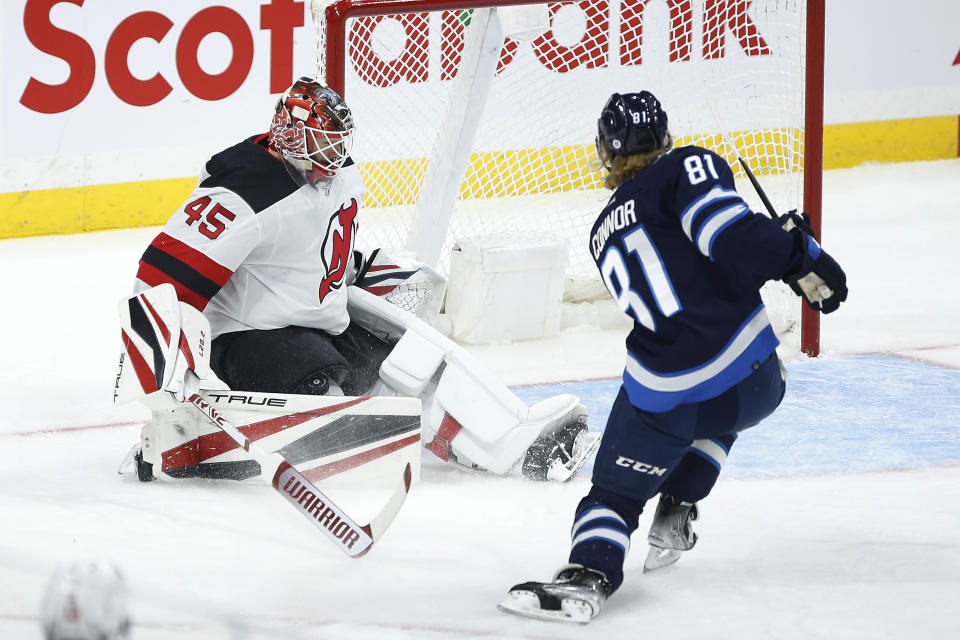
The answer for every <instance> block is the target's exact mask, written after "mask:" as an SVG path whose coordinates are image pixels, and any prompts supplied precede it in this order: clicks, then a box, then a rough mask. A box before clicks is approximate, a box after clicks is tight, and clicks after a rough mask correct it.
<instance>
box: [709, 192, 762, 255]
mask: <svg viewBox="0 0 960 640" xmlns="http://www.w3.org/2000/svg"><path fill="white" fill-rule="evenodd" d="M749 212H750V208H749V207H748V206H747V205H746V204H745V203H744V202H743V201H740V202H737V203H734V204H732V205H730V206H728V207H724V208H723V209H720V211H717V212H715V213H714V214H713V215H711V216H710V217H709V218H707V220H706V221H705V222H704V223H703V225H702V226H701V227H700V232H699V233H698V234H697V248H698V249H700V253H702V254H703V255H705V256H707V257H708V258H710V259H713V254H712V253H711V251H710V250H711V248H712V247H713V239H714V238H715V237H716V235H717V234H718V233H720V232H721V231H723V229H725V228H726V227H727V225H729V224H730V223H732V222H733V221H735V220H737V219H739V218H741V217H743V216H744V215H746V214H747V213H749Z"/></svg>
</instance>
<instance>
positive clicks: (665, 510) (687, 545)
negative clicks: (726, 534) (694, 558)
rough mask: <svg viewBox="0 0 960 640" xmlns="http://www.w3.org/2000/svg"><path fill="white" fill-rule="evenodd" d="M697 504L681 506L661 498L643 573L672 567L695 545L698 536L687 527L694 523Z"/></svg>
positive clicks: (688, 503)
mask: <svg viewBox="0 0 960 640" xmlns="http://www.w3.org/2000/svg"><path fill="white" fill-rule="evenodd" d="M698 516H699V512H698V511H697V505H696V503H690V502H683V501H681V500H678V499H677V498H674V497H673V496H667V495H663V496H660V502H659V503H658V504H657V512H656V513H655V514H654V516H653V523H652V524H651V525H650V533H649V534H647V542H649V543H650V551H649V552H648V553H647V559H646V560H644V562H643V572H644V573H646V572H648V571H653V570H655V569H660V568H662V567H666V566H667V565H671V564H673V563H674V562H676V561H677V560H679V559H680V555H681V554H682V553H683V552H684V551H688V550H690V549H693V546H694V545H695V544H697V534H696V533H694V532H693V527H691V525H690V523H691V522H693V521H694V520H696V519H697V517H698Z"/></svg>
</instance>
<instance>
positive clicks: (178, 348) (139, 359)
mask: <svg viewBox="0 0 960 640" xmlns="http://www.w3.org/2000/svg"><path fill="white" fill-rule="evenodd" d="M120 325H121V336H122V338H123V344H124V350H125V353H126V354H127V355H128V356H129V360H130V364H131V368H126V369H125V368H124V367H122V366H121V371H120V373H118V375H117V382H116V389H115V391H116V392H115V395H114V398H115V401H116V400H117V398H119V399H120V400H121V401H123V402H126V401H130V400H140V401H143V402H145V403H146V404H147V406H162V407H164V408H165V409H167V410H172V409H174V408H175V407H176V405H177V404H179V403H181V402H182V403H185V404H190V405H191V406H193V407H194V408H195V409H196V410H197V411H199V412H200V413H201V414H202V415H203V416H204V417H205V418H206V419H207V420H208V421H209V422H210V423H211V424H212V425H213V426H215V427H217V428H219V429H220V430H222V431H223V432H224V433H225V434H227V436H228V437H229V438H230V439H231V440H233V441H234V443H236V445H237V446H238V447H240V448H242V449H243V450H244V451H246V452H247V453H248V454H249V455H250V457H252V458H253V459H254V460H255V461H256V462H257V463H259V465H260V475H261V476H263V478H264V479H265V480H266V481H267V483H268V484H270V486H272V487H273V488H274V490H275V491H277V492H278V493H280V494H281V495H283V496H284V498H285V499H286V500H287V502H289V503H290V504H292V505H293V506H294V507H295V508H296V509H297V510H298V511H300V513H301V514H302V515H303V516H304V517H306V518H308V519H309V520H310V521H311V522H313V524H314V526H316V527H317V528H318V529H320V530H321V531H323V533H324V534H325V535H326V536H327V537H328V538H330V540H331V541H332V542H333V543H334V544H336V545H337V546H338V547H340V550H341V551H343V552H344V553H345V554H347V555H348V556H350V557H353V558H357V557H360V556H362V555H363V554H365V553H366V552H367V551H369V550H370V547H371V546H372V545H373V544H374V543H375V542H376V541H377V540H379V539H380V538H381V537H382V536H383V533H384V531H386V529H387V527H389V526H390V523H391V522H393V519H394V518H395V517H396V515H397V512H398V511H399V510H400V507H401V506H402V505H403V503H404V501H405V500H406V498H407V493H408V492H409V491H410V485H411V483H412V481H413V469H412V467H411V466H410V463H409V462H408V463H406V466H405V468H404V471H403V475H402V477H401V481H400V482H399V483H398V485H397V487H396V489H395V490H394V492H393V495H392V496H391V497H390V499H389V500H388V501H387V503H386V504H385V505H384V506H383V508H382V509H381V510H380V512H379V513H377V515H376V516H375V517H374V518H373V520H371V521H370V522H369V523H368V524H365V525H362V526H361V525H358V524H357V523H356V522H355V521H354V520H353V519H352V518H350V517H349V516H348V515H347V514H346V513H345V512H344V511H343V509H341V508H340V507H338V506H337V505H336V504H334V503H333V502H332V501H331V500H330V499H329V498H327V496H325V495H324V494H323V493H322V492H321V491H320V490H319V489H317V487H316V486H315V485H314V484H313V483H312V482H310V481H309V480H307V479H306V478H305V477H304V476H303V475H302V474H301V473H300V472H299V471H297V470H296V469H295V468H294V467H293V465H292V464H290V462H289V461H287V459H286V458H285V457H284V456H283V455H281V454H280V453H279V452H278V453H272V452H270V451H266V450H264V449H263V448H261V447H260V446H259V445H257V444H255V443H254V442H253V441H251V440H250V439H249V438H247V436H245V435H244V434H243V433H242V432H241V431H240V430H239V429H237V428H236V427H235V426H234V425H233V424H232V423H231V422H230V421H229V420H227V418H226V417H224V416H223V415H221V414H220V413H219V412H218V411H217V410H216V409H214V407H213V406H212V404H211V403H209V402H207V401H206V400H204V399H203V398H202V397H201V396H200V381H201V379H203V378H204V377H205V375H206V374H209V375H211V376H212V375H213V372H212V371H211V370H210V365H209V362H208V360H209V351H205V350H204V344H205V343H208V342H209V337H208V336H209V335H210V325H209V323H208V321H207V320H206V318H205V317H204V316H203V314H202V313H200V312H199V311H197V310H196V309H194V308H193V307H191V306H189V305H187V304H186V303H183V302H180V301H179V300H178V299H177V294H176V290H175V289H174V288H173V285H171V284H169V283H166V284H162V285H159V286H157V287H153V288H152V289H148V290H147V291H144V292H142V293H139V294H137V295H134V296H132V297H130V298H126V299H124V300H121V302H120ZM194 354H196V356H197V357H194ZM122 362H123V360H121V363H122ZM177 380H181V381H182V382H181V383H179V384H178V383H177V382H176V381H177ZM181 384H182V387H181V386H180V385H181ZM174 390H176V391H174ZM150 402H152V403H158V404H153V405H151V404H149V403H150Z"/></svg>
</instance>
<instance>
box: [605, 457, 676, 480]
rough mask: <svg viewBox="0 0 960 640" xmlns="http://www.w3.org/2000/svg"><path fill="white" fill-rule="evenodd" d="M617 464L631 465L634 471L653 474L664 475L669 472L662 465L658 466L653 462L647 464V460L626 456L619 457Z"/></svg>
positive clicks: (622, 465)
mask: <svg viewBox="0 0 960 640" xmlns="http://www.w3.org/2000/svg"><path fill="white" fill-rule="evenodd" d="M617 465H619V466H621V467H629V468H631V469H633V470H634V471H639V472H640V473H646V474H648V475H651V476H662V475H663V474H665V473H666V472H667V470H666V469H663V468H661V467H656V466H654V465H652V464H647V463H646V462H637V461H636V460H631V459H630V458H627V457H624V456H620V457H619V458H617Z"/></svg>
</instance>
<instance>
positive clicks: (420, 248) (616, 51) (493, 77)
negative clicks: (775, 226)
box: [313, 0, 806, 333]
mask: <svg viewBox="0 0 960 640" xmlns="http://www.w3.org/2000/svg"><path fill="white" fill-rule="evenodd" d="M327 4H329V3H326V2H322V1H318V0H315V1H314V4H313V14H314V23H315V29H316V34H317V35H316V37H317V48H316V52H317V56H316V63H317V70H318V73H319V75H320V76H321V77H327V78H329V79H330V80H329V81H330V84H331V85H336V83H337V82H341V81H342V84H343V86H342V90H343V93H344V96H345V98H346V100H347V102H348V104H349V105H350V107H351V109H352V110H353V113H354V116H355V121H356V123H357V130H356V140H355V146H354V151H353V157H354V159H355V161H356V162H357V163H358V164H359V167H360V170H361V172H362V173H363V176H364V179H365V182H366V186H367V195H366V198H365V201H364V203H363V204H364V207H365V212H364V216H363V220H362V222H361V227H362V228H361V232H360V234H358V236H359V240H358V241H359V242H360V243H361V245H364V246H366V247H370V248H372V247H375V246H394V247H407V248H411V249H414V250H415V251H417V253H418V254H419V255H421V257H423V258H424V259H425V260H426V261H427V262H433V264H434V266H436V267H437V268H438V270H439V271H441V272H444V271H445V270H446V269H447V268H448V260H449V251H450V249H451V248H452V247H453V246H454V243H455V242H456V240H457V239H458V238H464V237H470V236H478V235H489V234H497V233H512V234H513V233H521V234H530V235H532V236H534V237H542V236H544V235H549V236H556V237H558V238H562V239H564V240H566V241H567V242H568V246H569V265H568V267H567V271H566V275H567V282H568V286H567V288H566V291H567V297H568V299H572V300H583V299H590V298H591V297H592V296H600V295H605V294H604V293H603V292H602V288H601V287H602V285H600V284H599V278H598V276H597V275H596V268H595V266H594V264H593V261H592V259H591V258H590V256H589V254H588V252H587V234H588V232H589V229H590V226H591V224H592V222H593V220H594V218H595V217H596V215H597V213H598V212H599V210H600V208H601V206H602V205H603V203H604V202H605V201H606V199H607V198H608V197H609V191H607V190H605V189H603V188H602V187H601V186H600V180H601V176H600V173H599V166H598V165H597V163H596V161H595V151H594V137H595V135H596V121H597V117H598V115H599V112H600V109H601V107H602V106H603V104H604V103H605V101H606V99H607V98H608V97H609V95H610V94H611V93H612V92H615V91H619V92H628V91H639V90H641V89H647V90H650V91H652V92H653V93H654V94H655V95H657V97H658V98H659V99H660V100H661V102H662V104H663V106H664V108H665V110H666V111H667V113H668V115H669V118H670V128H671V132H672V133H673V135H674V137H675V139H676V140H677V144H678V145H684V144H699V145H702V146H706V147H709V148H712V149H714V150H716V151H717V152H718V153H720V154H721V155H723V156H724V157H726V158H727V160H728V162H730V164H731V166H732V167H733V169H734V172H735V174H736V175H737V177H738V181H740V184H738V187H739V189H740V192H741V194H742V195H743V196H744V197H745V198H746V199H747V201H748V202H749V203H750V204H751V205H752V206H753V208H754V209H755V210H763V206H762V204H761V202H760V200H759V198H757V197H756V195H755V194H754V192H753V189H752V187H751V186H750V185H749V183H748V182H747V181H746V179H745V177H744V173H743V170H742V169H741V168H740V167H739V166H738V164H737V162H736V156H737V155H740V156H742V157H743V158H744V159H745V160H746V161H747V163H748V165H749V166H750V167H751V168H752V170H753V171H754V173H755V174H756V175H757V176H758V178H760V180H761V183H762V184H763V186H764V188H765V189H766V190H767V193H768V195H769V197H770V199H771V200H772V202H773V204H774V206H775V207H776V208H777V210H778V211H780V212H782V211H786V210H789V209H793V208H798V209H799V208H802V186H803V180H802V171H803V133H804V132H803V117H804V87H803V81H804V60H805V39H806V35H805V15H804V11H805V6H806V3H805V2H802V1H799V0H753V1H750V0H649V1H648V0H581V1H579V2H551V3H547V5H546V8H545V12H544V15H545V16H546V20H547V26H548V27H549V28H548V29H546V30H545V31H541V32H539V35H536V37H533V38H530V37H524V38H522V39H517V38H514V37H511V36H510V35H509V34H508V35H506V37H503V36H502V31H501V34H500V35H499V37H502V38H503V39H502V40H500V41H498V40H497V37H498V34H497V33H496V29H497V28H498V25H499V22H500V19H499V17H498V16H497V15H496V12H495V11H488V10H487V9H485V8H480V9H474V10H462V9H456V8H454V5H455V3H453V2H449V1H446V0H444V1H442V2H433V3H431V2H419V1H417V0H412V1H411V2H407V3H403V6H404V8H405V10H404V12H403V13H394V14H387V15H356V16H354V15H352V14H351V13H350V7H361V8H365V9H366V11H365V13H370V7H371V6H372V5H375V4H376V3H374V2H371V1H370V0H354V2H352V3H347V2H340V3H338V4H337V8H338V12H337V13H338V14H342V15H346V16H347V17H346V19H345V20H344V21H343V23H342V24H341V23H339V22H337V23H332V24H328V23H327V20H326V13H325V7H326V5H327ZM394 4H395V3H394ZM491 22H492V23H493V26H490V24H491ZM484 26H486V30H484ZM331 30H340V31H339V34H341V35H340V36H337V37H328V36H329V35H330V32H331ZM491 33H492V34H491ZM485 37H486V40H485V39H484V38H485ZM491 38H492V40H491ZM328 42H331V43H333V46H332V47H330V48H328V47H327V43H328ZM491 42H493V43H494V44H493V45H491ZM337 43H342V46H338V45H337ZM491 51H492V52H493V53H492V54H491V53H490V52H491ZM491 55H492V57H493V62H492V64H493V66H492V67H490V65H491V62H490V60H489V58H490V57H491ZM478 58H479V59H480V62H477V60H478ZM484 59H486V60H487V62H486V64H487V67H484V64H485V63H484ZM485 69H486V71H485ZM464 70H466V71H464ZM341 78H342V80H340V79H341ZM488 78H489V84H488V85H487V84H486V81H487V79H488ZM335 88H337V87H336V86H335ZM741 178H742V180H741ZM765 299H766V300H767V302H768V307H770V308H771V317H772V319H773V320H774V324H775V326H776V328H777V329H778V330H779V332H780V333H784V332H786V331H790V330H793V329H795V328H796V326H797V323H798V322H799V317H800V312H799V303H798V302H797V300H796V299H795V298H794V296H793V295H792V294H790V293H789V292H787V293H786V294H783V293H778V292H776V291H774V292H772V293H770V294H769V295H765Z"/></svg>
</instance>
